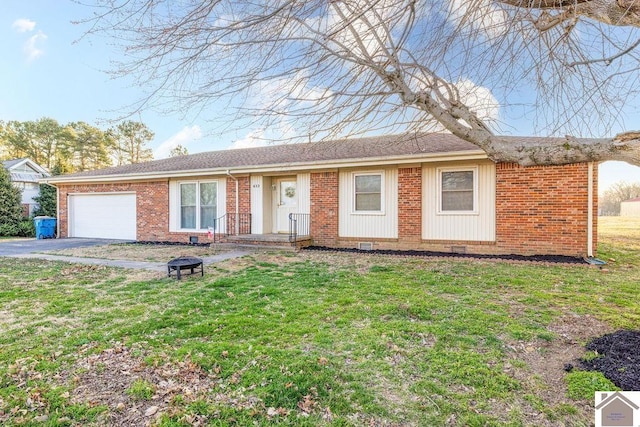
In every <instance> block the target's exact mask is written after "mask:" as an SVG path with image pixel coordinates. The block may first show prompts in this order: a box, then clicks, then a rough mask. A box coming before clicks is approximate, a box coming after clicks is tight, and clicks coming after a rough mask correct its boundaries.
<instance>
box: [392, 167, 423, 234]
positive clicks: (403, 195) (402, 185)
mask: <svg viewBox="0 0 640 427" xmlns="http://www.w3.org/2000/svg"><path fill="white" fill-rule="evenodd" d="M398 238H399V239H402V240H406V241H416V242H419V241H420V239H421V238H422V168H421V167H412V168H400V169H398Z"/></svg>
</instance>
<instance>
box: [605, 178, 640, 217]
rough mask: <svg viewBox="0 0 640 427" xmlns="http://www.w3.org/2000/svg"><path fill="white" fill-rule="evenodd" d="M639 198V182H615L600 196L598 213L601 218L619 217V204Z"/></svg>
mask: <svg viewBox="0 0 640 427" xmlns="http://www.w3.org/2000/svg"><path fill="white" fill-rule="evenodd" d="M636 197H640V182H634V183H628V182H625V181H620V182H616V183H615V184H613V185H612V186H610V187H609V188H607V189H606V190H605V192H604V193H602V195H601V196H600V200H599V202H598V203H599V205H600V206H599V211H600V215H603V216H618V215H620V203H622V202H624V201H625V200H629V199H635V198H636Z"/></svg>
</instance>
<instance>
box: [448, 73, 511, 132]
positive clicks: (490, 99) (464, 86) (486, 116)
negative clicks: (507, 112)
mask: <svg viewBox="0 0 640 427" xmlns="http://www.w3.org/2000/svg"><path fill="white" fill-rule="evenodd" d="M454 86H455V87H456V88H457V89H458V95H459V96H460V101H462V103H463V104H464V105H466V106H467V107H469V109H470V110H471V111H473V112H474V113H476V115H477V116H478V118H479V119H480V120H483V121H485V122H490V123H491V122H496V121H497V120H498V118H499V113H500V103H498V100H497V99H496V98H495V97H494V96H493V94H492V93H491V90H489V89H488V88H486V87H484V86H478V85H476V84H475V83H473V82H472V81H471V80H469V79H461V80H458V81H457V82H456V83H455V85H454Z"/></svg>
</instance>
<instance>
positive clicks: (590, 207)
mask: <svg viewBox="0 0 640 427" xmlns="http://www.w3.org/2000/svg"><path fill="white" fill-rule="evenodd" d="M587 179H588V180H589V182H588V183H587V198H588V200H587V256H588V257H589V258H593V162H589V163H588V166H587Z"/></svg>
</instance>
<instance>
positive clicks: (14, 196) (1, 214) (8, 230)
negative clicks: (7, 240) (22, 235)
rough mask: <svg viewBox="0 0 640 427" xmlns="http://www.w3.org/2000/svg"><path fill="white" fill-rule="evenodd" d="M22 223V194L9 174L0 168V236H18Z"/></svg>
mask: <svg viewBox="0 0 640 427" xmlns="http://www.w3.org/2000/svg"><path fill="white" fill-rule="evenodd" d="M21 221H22V192H21V191H20V189H18V188H16V187H14V186H13V184H12V183H11V177H10V175H9V172H8V171H7V170H6V169H5V168H4V167H0V235H4V236H8V235H16V233H17V230H18V227H19V224H20V222H21Z"/></svg>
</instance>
